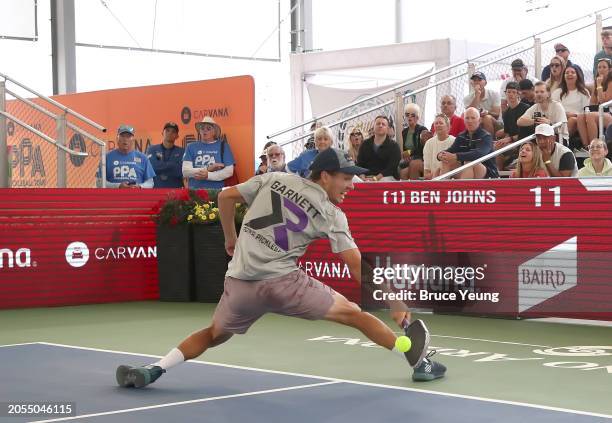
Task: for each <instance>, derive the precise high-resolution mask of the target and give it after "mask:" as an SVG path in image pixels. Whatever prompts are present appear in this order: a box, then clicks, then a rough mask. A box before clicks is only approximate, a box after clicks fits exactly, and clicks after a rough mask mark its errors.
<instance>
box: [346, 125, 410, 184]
mask: <svg viewBox="0 0 612 423" xmlns="http://www.w3.org/2000/svg"><path fill="white" fill-rule="evenodd" d="M388 130H389V118H387V117H386V116H382V115H381V116H377V117H376V119H374V136H372V137H370V138H368V139H367V140H365V141H364V142H363V144H362V145H361V148H360V149H359V156H358V157H357V164H358V166H360V167H364V168H366V169H368V172H367V173H366V174H365V175H360V177H361V179H363V180H367V181H381V180H383V181H393V180H396V179H397V178H399V174H398V171H397V168H398V165H399V162H400V158H401V155H402V153H401V151H400V147H399V145H398V144H397V143H396V142H395V141H392V140H391V139H390V138H389V135H388Z"/></svg>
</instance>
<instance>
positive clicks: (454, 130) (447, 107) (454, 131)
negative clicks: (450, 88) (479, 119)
mask: <svg viewBox="0 0 612 423" xmlns="http://www.w3.org/2000/svg"><path fill="white" fill-rule="evenodd" d="M455 110H457V99H456V98H455V97H454V96H452V95H450V94H447V95H445V96H442V98H441V99H440V112H441V113H444V114H445V115H446V116H448V118H449V119H450V130H449V131H448V133H449V135H452V136H453V137H456V136H457V135H459V134H460V133H462V132H463V131H465V122H464V121H463V118H462V117H461V116H457V115H456V114H455ZM434 123H435V122H434ZM434 123H432V124H431V129H430V131H431V133H432V134H435V133H436V126H435V124H434Z"/></svg>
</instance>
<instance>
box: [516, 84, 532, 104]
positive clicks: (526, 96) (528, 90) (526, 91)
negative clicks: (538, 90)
mask: <svg viewBox="0 0 612 423" xmlns="http://www.w3.org/2000/svg"><path fill="white" fill-rule="evenodd" d="M519 93H520V94H521V101H522V102H523V103H525V104H527V105H529V106H533V105H534V104H535V86H534V85H533V82H531V80H530V79H523V80H522V81H521V82H519Z"/></svg>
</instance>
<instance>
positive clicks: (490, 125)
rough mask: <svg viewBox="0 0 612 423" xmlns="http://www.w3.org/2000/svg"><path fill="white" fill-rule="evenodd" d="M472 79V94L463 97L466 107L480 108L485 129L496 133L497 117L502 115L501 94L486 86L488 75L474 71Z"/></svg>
mask: <svg viewBox="0 0 612 423" xmlns="http://www.w3.org/2000/svg"><path fill="white" fill-rule="evenodd" d="M470 80H471V87H472V90H471V92H470V94H468V95H467V96H466V97H465V98H464V99H463V103H464V104H465V108H466V109H467V108H469V107H474V108H475V109H476V110H478V111H479V113H480V122H481V124H482V127H483V129H484V130H485V131H487V132H488V133H489V134H491V135H494V134H495V127H496V125H497V119H498V118H499V116H500V100H499V94H498V93H496V92H495V91H493V90H489V89H488V88H485V87H486V85H487V77H486V76H485V74H484V73H482V72H474V74H473V75H472V77H471V78H470ZM466 126H467V125H466ZM499 126H501V125H499Z"/></svg>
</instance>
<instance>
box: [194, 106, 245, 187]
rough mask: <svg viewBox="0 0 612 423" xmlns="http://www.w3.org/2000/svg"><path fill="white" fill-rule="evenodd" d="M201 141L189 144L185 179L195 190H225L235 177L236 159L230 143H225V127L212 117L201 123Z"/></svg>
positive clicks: (207, 117) (199, 125)
mask: <svg viewBox="0 0 612 423" xmlns="http://www.w3.org/2000/svg"><path fill="white" fill-rule="evenodd" d="M195 127H196V131H197V132H198V139H199V140H198V141H196V142H192V143H190V144H187V148H185V156H184V157H183V175H185V177H187V178H189V188H192V189H200V188H203V189H222V188H223V187H224V186H225V182H224V181H225V180H226V179H228V178H230V177H231V176H232V175H233V174H234V164H235V163H236V162H235V161H234V155H233V154H232V149H231V148H230V146H229V144H228V143H227V141H225V140H223V139H221V127H220V126H219V125H218V124H217V122H215V120H214V119H213V118H212V117H210V116H205V117H204V119H202V120H201V121H200V122H197V123H196V125H195Z"/></svg>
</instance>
